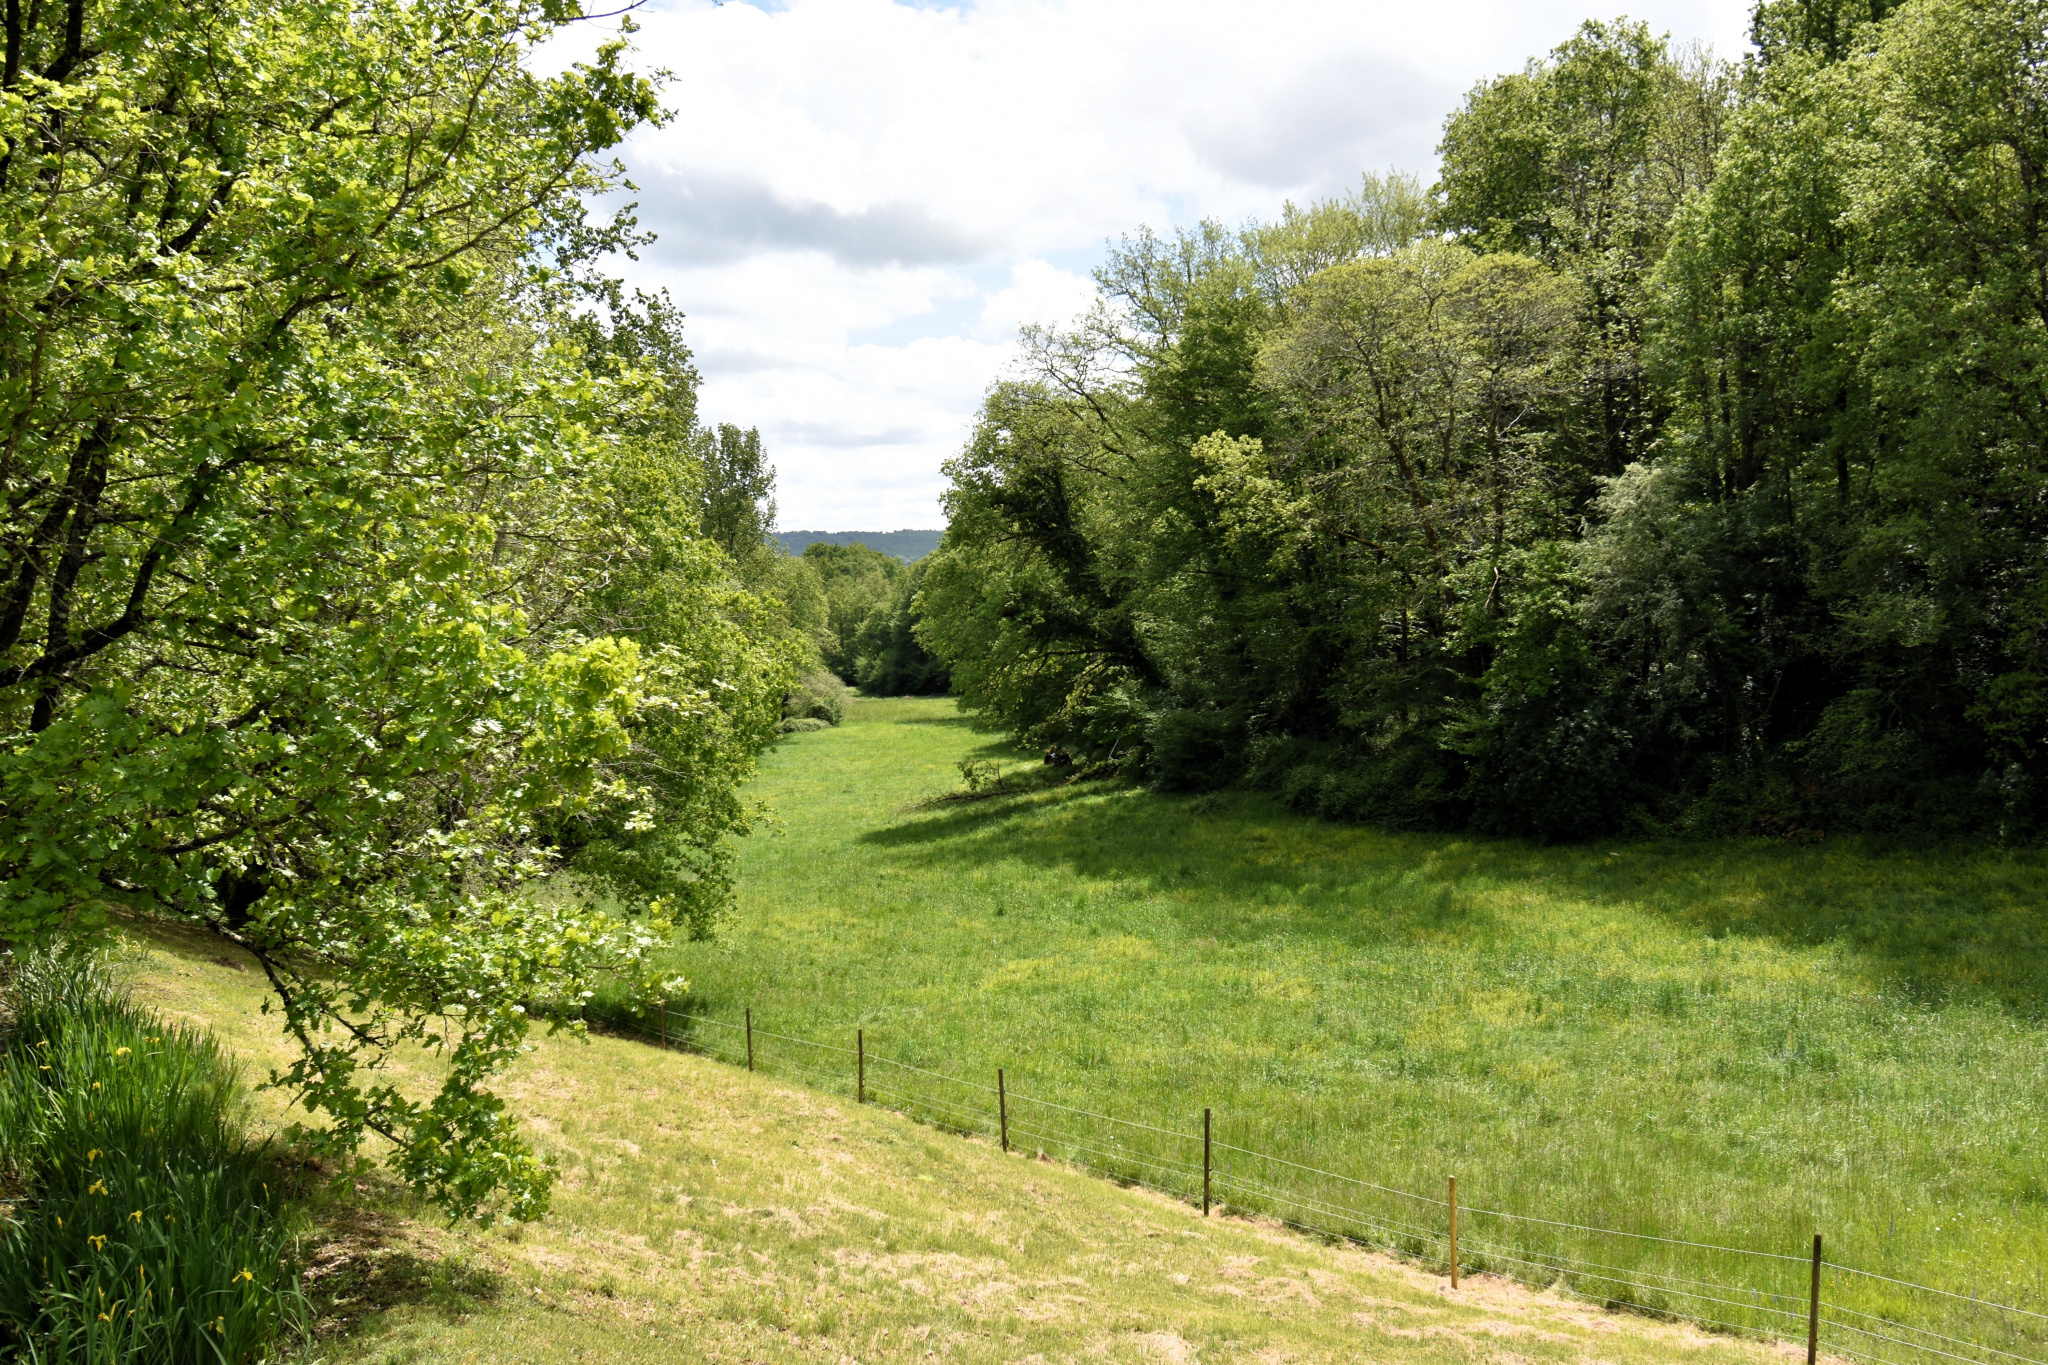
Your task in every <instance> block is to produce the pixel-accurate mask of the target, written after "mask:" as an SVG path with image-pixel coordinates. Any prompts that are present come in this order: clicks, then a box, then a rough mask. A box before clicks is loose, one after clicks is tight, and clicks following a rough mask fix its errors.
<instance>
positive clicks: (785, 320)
mask: <svg viewBox="0 0 2048 1365" xmlns="http://www.w3.org/2000/svg"><path fill="white" fill-rule="evenodd" d="M1581 3H1583V0H1581ZM1748 9H1749V5H1748V0H1654V2H1653V3H1648V4H1637V5H1634V6H1631V11H1632V12H1633V13H1634V14H1635V15H1636V16H1637V17H1639V18H1643V19H1646V20H1648V21H1649V22H1650V23H1651V24H1652V25H1653V26H1655V27H1657V28H1658V29H1660V30H1669V31H1670V32H1671V33H1672V35H1673V37H1674V38H1676V39H1678V40H1679V41H1681V42H1683V41H1687V40H1691V39H1694V38H1699V39H1704V40H1706V41H1709V42H1711V43H1713V44H1714V45H1715V46H1716V48H1717V49H1718V50H1720V51H1722V52H1724V53H1733V52H1735V51H1738V50H1739V49H1740V46H1741V41H1742V35H1743V31H1744V28H1745V25H1746V22H1747V16H1748ZM1584 17H1587V11H1585V10H1582V9H1580V8H1579V6H1578V5H1577V4H1571V5H1567V4H1562V3H1556V2H1555V0H1534V2H1533V3H1520V4H1510V3H1506V2H1505V0H1440V3H1435V4H1430V5H1416V4H1393V3H1384V0H1383V2H1382V3H1364V4H1360V3H1353V4H1326V3H1324V4H1318V3H1307V0H1264V3H1261V4H1258V5H1245V4H1243V3H1242V0H1227V2H1226V0H983V3H979V4H974V5H971V6H965V7H943V8H941V7H929V6H913V5H909V4H899V3H891V2H890V0H788V3H787V4H785V5H783V6H781V7H779V8H775V9H773V10H772V11H771V10H769V9H764V8H760V7H756V6H754V5H749V4H741V3H727V4H713V3H709V2H708V0H673V2H672V3H668V4H661V3H657V4H655V5H653V6H651V7H649V8H647V9H643V10H641V11H639V12H638V14H637V15H636V19H637V20H638V22H639V23H640V25H641V32H640V34H639V35H638V37H637V38H636V40H635V41H636V43H637V46H638V48H639V50H640V60H641V62H642V64H643V65H644V66H647V67H666V68H668V69H670V70H671V71H673V72H674V73H675V80H674V82H673V83H672V84H671V86H670V87H669V89H668V91H667V97H666V102H667V103H668V105H669V106H670V108H672V109H673V110H674V111H675V117H674V119H673V120H672V121H671V122H670V124H669V125H668V126H667V127H666V128H663V129H659V130H653V131H649V132H646V133H643V134H641V135H639V136H636V137H635V138H634V139H633V140H632V141H631V142H630V143H629V144H628V145H627V147H626V148H625V149H624V159H625V161H626V163H627V165H628V167H629V169H630V171H631V172H632V174H633V176H634V179H635V181H636V183H638V185H639V186H640V194H639V195H638V198H639V200H640V204H641V207H640V219H641V222H642V224H643V225H644V226H646V227H649V228H652V229H653V230H655V231H656V232H658V233H660V234H661V239H662V240H661V241H660V242H659V243H658V244H656V245H654V246H652V247H650V248H647V249H644V250H643V251H642V252H641V256H642V259H641V261H640V262H638V263H634V262H623V263H621V267H622V273H625V274H627V275H629V277H631V278H633V280H634V282H635V283H638V284H642V285H650V284H651V285H665V286H667V287H668V288H669V289H670V291H671V292H672V294H673V295H674V297H675V299H676V301H677V302H678V303H679V304H681V305H682V307H683V308H684V309H685V311H686V312H688V313H689V314H690V315H691V323H690V326H691V337H692V344H693V346H694V347H695V349H696V351H697V355H698V361H699V365H700V367H701V368H702V370H703V372H704V375H705V385H704V393H703V409H704V413H705V416H706V417H707V418H709V419H711V420H714V421H736V422H739V423H741V424H743V425H758V426H760V428H761V430H762V435H763V437H764V438H765V439H766V441H767V442H768V444H769V448H770V450H771V452H772V454H773V457H774V459H775V461H776V464H777V465H778V467H779V469H780V472H781V487H780V501H781V506H782V522H783V524H784V525H785V526H789V527H797V526H801V527H804V528H807V529H820V530H888V529H894V528H896V527H900V526H936V525H938V524H939V512H938V509H937V495H938V493H939V491H940V489H941V488H942V486H943V479H942V478H941V476H940V474H939V470H938V466H939V463H940V461H941V460H943V459H945V458H946V457H947V456H948V455H950V454H952V453H953V452H954V451H955V450H957V449H958V447H959V445H960V443H961V441H962V439H963V438H964V437H965V435H966V433H967V428H968V425H969V423H970V422H971V420H972V416H973V411H974V407H975V404H976V403H977V401H978V400H979V398H980V395H981V394H982V392H983V391H984V390H985V389H986V387H987V386H988V384H989V383H990V381H992V380H993V379H994V378H996V377H997V375H998V374H999V373H1000V372H1001V371H1002V369H1003V367H1004V365H1005V363H1006V361H1007V359H1008V357H1009V355H1010V354H1011V349H1012V348H1011V342H1010V338H1011V337H1012V336H1014V331H1015V328H1016V327H1017V326H1018V325H1020V324H1023V323H1028V322H1035V321H1059V320H1063V319H1064V318H1066V317H1068V316H1071V315H1072V314H1073V313H1075V312H1076V311H1078V310H1079V309H1080V308H1081V307H1083V306H1085V304H1086V301H1087V298H1088V292H1089V287H1088V281H1087V277H1086V272H1087V269H1088V267H1089V265H1091V264H1092V263H1093V262H1094V261H1095V260H1097V259H1099V257H1100V254H1101V248H1102V244H1103V241H1104V239H1105V238H1108V237H1113V236H1115V235H1117V234H1120V233H1122V232H1126V231H1129V230H1131V229H1132V228H1135V227H1137V226H1138V225H1140V224H1149V225H1151V226H1153V227H1157V228H1166V227H1171V226H1173V225H1174V224H1177V223H1185V222H1188V221H1191V220H1193V219H1195V218H1199V217H1203V216H1212V217H1217V218H1222V219H1225V220H1229V221H1236V220H1239V219H1242V218H1244V217H1246V216H1250V215H1262V216H1269V215H1270V214H1271V213H1272V212H1273V211H1274V210H1275V209H1276V208H1277V207H1278V205H1279V203H1280V201H1281V200H1282V199H1283V198H1287V197H1293V198H1295V199H1297V200H1298V199H1301V198H1305V197H1309V196H1313V195H1315V194H1319V193H1328V192H1330V191H1332V190H1335V189H1341V188H1344V187H1348V186H1349V185H1350V184H1351V183H1353V182H1354V181H1355V179H1356V177H1357V175H1358V173H1359V172H1360V171H1361V170H1365V169H1379V168H1384V167H1386V166H1389V165H1398V166H1402V167H1405V168H1408V169H1411V170H1415V171H1417V172H1420V173H1423V174H1428V173H1430V172H1431V171H1433V169H1434V155H1433V149H1434V145H1435V142H1436V137H1437V133H1438V130H1439V129H1440V127H1441V125H1442V121H1443V118H1444V116H1445V115H1446V114H1447V113H1448V112H1450V110H1451V108H1452V107H1453V106H1454V105H1455V104H1456V102H1457V100H1458V99H1459V97H1460V96H1461V94H1462V92H1463V91H1465V90H1467V89H1469V88H1470V87H1471V85H1472V84H1473V83H1474V82H1475V81H1478V80H1480V79H1483V78H1485V77H1487V76H1490V75H1493V74H1496V73H1498V72H1500V71H1505V70H1511V69H1514V68H1517V67H1519V66H1521V65H1522V63H1523V62H1524V61H1526V60H1527V59H1528V58H1529V57H1531V56H1534V55H1537V54H1539V53H1541V52H1545V51H1547V50H1549V48H1551V47H1552V46H1554V45H1555V44H1556V43H1557V42H1559V41H1561V40H1562V39H1564V38H1565V37H1567V36H1568V35H1569V34H1570V32H1571V31H1572V29H1573V28H1575V27H1576V25H1577V23H1578V22H1579V20H1580V19H1581V18H1584ZM1601 17H1606V16H1601ZM596 36H599V35H597V34H595V33H592V32H588V31H586V32H583V33H581V34H579V35H578V36H577V38H576V39H575V40H574V41H578V42H588V41H592V40H593V39H594V38H595V37H596Z"/></svg>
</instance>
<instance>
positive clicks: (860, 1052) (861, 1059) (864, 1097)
mask: <svg viewBox="0 0 2048 1365" xmlns="http://www.w3.org/2000/svg"><path fill="white" fill-rule="evenodd" d="M853 1055H854V1064H855V1065H856V1066H857V1067H859V1068H860V1069H859V1070H858V1071H856V1072H855V1073H854V1082H853V1102H854V1103H855V1104H866V1103H867V1102H868V1039H867V1033H866V1031H865V1030H862V1029H855V1030H854V1031H853Z"/></svg>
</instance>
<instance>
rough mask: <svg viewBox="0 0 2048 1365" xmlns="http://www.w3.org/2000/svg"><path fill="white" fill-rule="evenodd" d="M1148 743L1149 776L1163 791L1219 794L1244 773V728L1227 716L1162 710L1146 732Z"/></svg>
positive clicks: (1146, 741)
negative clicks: (1218, 791)
mask: <svg viewBox="0 0 2048 1365" xmlns="http://www.w3.org/2000/svg"><path fill="white" fill-rule="evenodd" d="M1145 743H1146V748H1147V751H1148V762H1147V777H1148V779H1149V780H1150V782H1151V784H1152V785H1153V786H1154V787H1156V788H1158V789H1159V790H1160V791H1172V792H1206V791H1214V790H1216V789H1217V788H1218V787H1227V786H1229V785H1230V784H1231V783H1232V782H1235V781H1236V780H1237V779H1238V777H1239V776H1240V775H1241V774H1242V773H1243V772H1244V765H1245V731H1244V726H1243V725H1242V724H1240V723H1239V722H1238V721H1237V720H1235V719H1234V718H1232V717H1231V716H1228V715H1226V714H1224V713H1223V712H1221V711H1200V710H1195V709H1192V708H1176V709H1174V710H1170V711H1161V712H1160V713H1159V714H1158V715H1156V716H1154V717H1153V718H1152V723H1151V724H1150V725H1149V726H1148V727H1146V732H1145Z"/></svg>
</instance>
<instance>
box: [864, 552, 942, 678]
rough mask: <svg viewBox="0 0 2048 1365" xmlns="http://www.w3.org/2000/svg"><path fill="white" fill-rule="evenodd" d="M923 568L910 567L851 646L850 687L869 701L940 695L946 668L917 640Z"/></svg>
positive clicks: (867, 621) (918, 565) (872, 614)
mask: <svg viewBox="0 0 2048 1365" xmlns="http://www.w3.org/2000/svg"><path fill="white" fill-rule="evenodd" d="M923 586H924V564H923V561H919V562H918V563H916V564H913V565H911V567H910V571H909V572H908V573H906V574H904V575H903V577H902V578H900V579H898V580H897V582H896V586H895V588H894V589H893V590H892V592H891V594H890V597H889V600H888V601H887V602H884V603H882V604H880V605H879V606H877V607H876V608H875V609H874V610H873V611H871V612H869V613H868V618H867V620H865V621H863V622H861V626H860V633H859V635H858V637H857V638H856V639H855V641H854V654H855V656H856V657H855V661H854V682H855V683H857V684H858V685H859V687H860V690H861V691H863V692H865V693H867V694H868V695H869V696H871V697H917V696H927V695H931V694H934V693H940V692H944V691H945V690H946V689H947V687H948V685H949V684H950V682H951V676H950V675H949V674H948V672H947V670H946V665H945V664H943V663H942V662H940V661H939V660H938V659H937V658H936V657H935V656H934V655H933V654H932V653H931V651H929V650H927V649H926V648H925V647H924V645H923V643H922V642H921V641H919V640H918V638H917V594H918V590H919V589H920V588H922V587H923Z"/></svg>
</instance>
